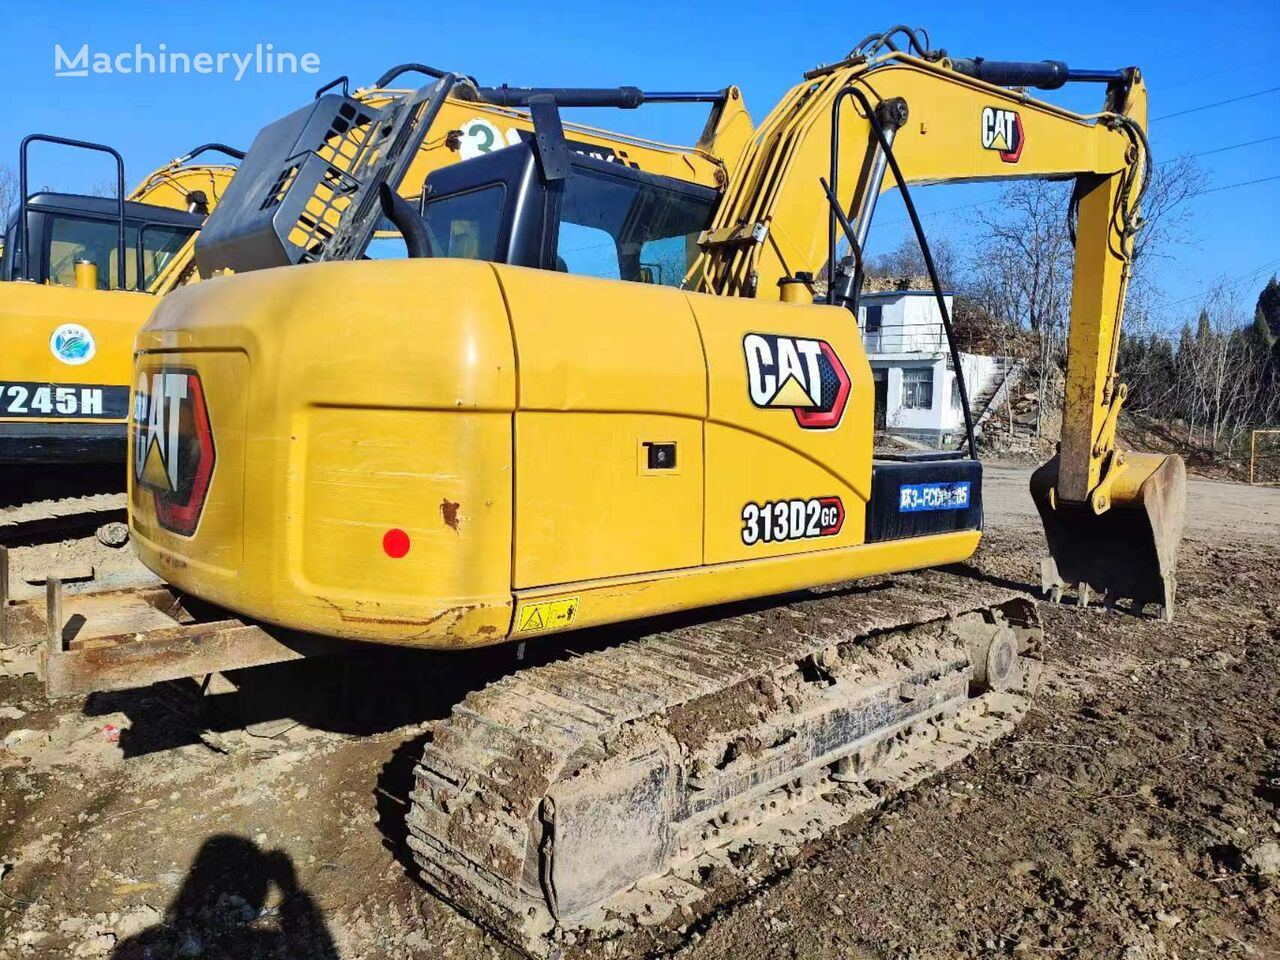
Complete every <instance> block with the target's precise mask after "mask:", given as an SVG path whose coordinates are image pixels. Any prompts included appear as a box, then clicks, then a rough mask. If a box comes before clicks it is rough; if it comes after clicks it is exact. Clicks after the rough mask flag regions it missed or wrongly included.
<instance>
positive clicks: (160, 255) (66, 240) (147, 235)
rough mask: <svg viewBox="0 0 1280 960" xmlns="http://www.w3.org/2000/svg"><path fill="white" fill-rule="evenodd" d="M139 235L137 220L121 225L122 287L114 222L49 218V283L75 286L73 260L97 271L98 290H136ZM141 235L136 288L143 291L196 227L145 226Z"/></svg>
mask: <svg viewBox="0 0 1280 960" xmlns="http://www.w3.org/2000/svg"><path fill="white" fill-rule="evenodd" d="M138 233H139V225H138V223H137V221H128V222H126V224H125V236H124V240H125V270H124V283H123V284H121V282H120V281H121V278H120V265H119V263H118V260H119V247H118V243H119V232H118V226H117V222H116V221H114V220H90V219H87V218H82V217H71V216H63V215H52V214H51V215H49V217H48V220H47V225H46V230H45V237H46V241H45V250H46V255H47V262H48V265H49V272H48V281H49V282H50V283H55V284H61V285H63V286H68V287H73V286H75V283H76V261H77V260H88V261H89V262H91V263H93V264H94V265H95V266H97V268H98V289H99V290H118V289H120V288H121V286H123V287H124V288H125V289H128V290H133V289H137V287H138ZM141 233H142V284H141V287H142V289H144V290H145V289H146V288H147V287H149V286H150V285H151V283H152V282H153V281H154V280H155V278H156V277H157V276H158V275H159V273H160V272H161V271H162V270H163V269H164V268H165V267H166V266H168V264H169V263H170V262H171V261H172V260H173V258H174V256H175V255H176V254H177V253H178V251H179V250H181V249H182V246H183V244H185V243H186V242H187V239H188V238H189V237H190V236H191V235H192V234H193V233H195V229H194V228H192V227H177V226H170V225H159V224H149V225H144V226H142V229H141Z"/></svg>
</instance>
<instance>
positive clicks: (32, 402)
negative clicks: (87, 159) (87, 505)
mask: <svg viewBox="0 0 1280 960" xmlns="http://www.w3.org/2000/svg"><path fill="white" fill-rule="evenodd" d="M37 143H47V144H56V145H60V146H66V147H73V148H77V149H81V150H86V151H91V152H96V153H102V154H106V155H107V156H109V157H110V158H111V159H112V160H113V161H114V165H115V170H114V173H115V181H114V186H115V190H114V196H112V197H96V196H84V195H80V194H68V193H57V192H53V191H48V190H42V191H37V192H29V183H30V176H29V164H28V159H29V152H30V148H31V146H32V145H33V144H37ZM215 152H216V153H222V154H225V155H227V156H228V157H230V158H231V159H232V160H238V159H240V158H241V157H243V156H244V154H243V153H242V152H241V151H239V150H236V149H234V148H232V147H228V146H226V145H224V144H219V143H206V144H204V145H202V146H199V147H197V148H196V149H194V150H192V151H190V152H189V153H187V154H184V155H183V156H181V157H178V158H176V159H174V160H171V161H170V162H169V163H167V164H165V165H164V166H163V167H161V168H159V169H158V170H156V171H154V172H153V173H152V174H150V175H149V176H148V177H147V178H146V179H144V180H143V181H142V183H140V184H138V186H137V187H135V188H134V190H133V191H132V192H130V193H126V192H125V189H124V160H123V158H122V157H121V156H120V154H119V153H118V152H117V151H116V150H114V149H112V148H111V147H109V146H106V145H104V144H97V143H89V142H87V141H82V140H71V139H67V138H65V137H55V136H49V135H45V134H33V135H32V136H29V137H26V138H25V139H24V140H23V141H22V146H21V150H20V154H19V168H18V169H19V203H18V205H17V209H16V212H15V214H14V216H13V218H12V220H11V221H10V223H9V224H8V225H7V229H6V233H5V237H4V255H3V258H2V259H0V280H4V281H8V282H7V283H5V284H4V285H3V286H0V324H2V325H3V327H4V331H5V334H4V338H5V349H4V350H3V351H0V464H14V463H23V464H26V463H49V462H66V463H70V462H104V461H108V462H109V461H113V460H114V461H119V460H122V459H123V457H124V451H125V443H126V438H125V423H126V422H127V419H128V417H127V414H128V406H129V370H130V366H131V363H132V354H133V338H134V336H135V334H136V333H137V331H138V328H139V327H141V326H142V322H143V320H145V319H146V317H147V315H148V314H149V313H150V311H151V307H152V306H153V305H154V303H155V300H154V298H155V296H157V295H160V294H163V293H165V292H167V291H168V290H170V289H172V288H173V287H174V286H175V285H176V284H178V283H180V282H181V281H182V279H183V276H184V269H183V265H184V262H188V261H189V260H190V255H191V244H192V240H193V238H194V236H195V233H196V232H197V231H198V230H199V229H200V226H201V224H203V223H204V220H205V218H206V217H207V216H208V214H209V211H210V210H212V209H213V208H214V206H216V205H217V202H218V200H219V199H220V198H221V196H222V193H223V191H224V190H225V189H226V186H227V184H228V183H229V182H230V180H231V177H232V175H233V174H234V173H235V166H234V165H232V164H229V163H209V162H207V161H204V160H202V161H200V162H197V158H202V157H204V156H205V155H206V154H209V153H215Z"/></svg>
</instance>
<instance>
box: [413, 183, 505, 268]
mask: <svg viewBox="0 0 1280 960" xmlns="http://www.w3.org/2000/svg"><path fill="white" fill-rule="evenodd" d="M505 194H506V188H505V187H504V186H503V185H502V184H500V183H494V184H490V185H489V186H487V187H480V188H479V189H478V190H468V191H467V192H466V193H455V194H451V195H450V196H447V197H441V198H440V199H439V200H432V201H431V202H429V203H428V204H427V209H426V211H425V215H424V217H423V219H424V221H425V222H426V227H427V236H428V238H429V239H430V240H431V254H432V256H436V257H457V258H459V259H463V260H489V261H493V260H497V259H498V232H499V228H500V227H501V226H502V201H503V197H504V196H505Z"/></svg>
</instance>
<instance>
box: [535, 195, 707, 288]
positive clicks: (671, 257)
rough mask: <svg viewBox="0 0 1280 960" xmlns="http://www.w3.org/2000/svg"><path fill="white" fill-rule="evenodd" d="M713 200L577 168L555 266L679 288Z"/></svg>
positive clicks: (563, 205)
mask: <svg viewBox="0 0 1280 960" xmlns="http://www.w3.org/2000/svg"><path fill="white" fill-rule="evenodd" d="M712 203H713V201H712V200H711V199H707V198H703V197H699V196H692V195H689V194H684V193H680V192H679V191H677V190H672V189H668V188H665V187H662V186H659V185H656V184H653V183H650V182H646V181H639V180H629V179H622V178H615V177H610V176H608V175H607V174H603V173H596V172H594V171H585V170H579V171H575V173H574V175H573V176H572V177H569V178H568V179H567V180H566V181H565V186H564V195H563V198H562V200H561V205H560V232H559V236H558V239H557V242H556V257H557V266H559V267H560V269H565V270H567V271H568V272H569V273H577V274H585V275H587V276H593V277H607V278H610V279H621V280H636V281H640V282H642V283H654V284H662V285H664V286H672V287H675V286H679V285H680V283H681V281H683V280H684V275H685V272H686V271H687V270H688V269H689V266H690V265H691V264H692V263H693V259H694V257H696V256H697V254H698V243H697V241H698V235H699V234H700V233H701V232H702V231H703V230H704V229H705V228H706V226H707V224H708V223H709V222H710V220H711V208H712Z"/></svg>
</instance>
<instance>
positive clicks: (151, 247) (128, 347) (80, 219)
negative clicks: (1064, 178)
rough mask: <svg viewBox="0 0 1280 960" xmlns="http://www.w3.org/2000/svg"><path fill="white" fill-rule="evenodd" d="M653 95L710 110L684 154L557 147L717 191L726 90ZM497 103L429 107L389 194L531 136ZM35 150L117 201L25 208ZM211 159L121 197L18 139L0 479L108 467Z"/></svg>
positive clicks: (380, 94) (736, 104) (376, 87)
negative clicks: (138, 340)
mask: <svg viewBox="0 0 1280 960" xmlns="http://www.w3.org/2000/svg"><path fill="white" fill-rule="evenodd" d="M409 73H425V74H427V75H428V76H429V77H439V76H442V72H441V71H440V70H437V69H434V68H432V67H430V66H427V65H424V64H418V63H407V64H401V65H399V66H396V67H393V68H391V69H390V70H388V71H386V73H384V74H383V75H382V76H381V77H379V78H378V80H377V81H376V82H375V83H374V84H373V85H372V86H371V87H368V88H365V89H361V90H357V91H356V92H355V93H354V94H352V95H350V96H348V95H347V94H348V91H347V78H345V77H342V78H339V79H338V80H336V81H334V83H332V84H329V85H328V86H326V87H323V88H321V89H320V90H319V91H317V94H316V98H317V102H319V100H320V99H321V98H323V97H324V96H326V95H329V94H328V92H329V91H330V90H331V89H333V88H335V87H337V86H339V85H340V86H341V87H342V91H343V92H342V96H343V97H344V98H345V99H346V100H348V101H349V102H351V103H353V104H357V105H359V108H363V109H365V110H369V111H383V110H386V109H387V108H388V106H389V105H390V104H394V103H395V102H397V101H399V100H402V99H403V98H405V97H406V96H408V95H410V94H412V92H413V91H412V90H405V89H398V88H396V87H394V86H393V84H394V83H395V82H396V81H397V80H398V79H399V78H401V77H403V76H404V75H406V74H409ZM627 95H628V96H630V97H631V98H632V100H634V101H635V102H634V103H632V104H631V105H632V106H638V105H639V102H640V101H639V100H638V99H636V98H638V97H640V96H641V91H639V90H632V91H628V93H627ZM330 96H333V95H330ZM652 96H653V95H651V98H652ZM656 96H657V99H659V100H662V101H664V102H673V101H674V102H711V103H712V104H714V109H713V111H712V117H711V120H710V121H709V123H708V127H707V130H706V131H705V133H704V136H703V138H702V141H701V142H700V144H699V145H698V146H697V147H695V148H691V149H686V148H673V147H669V146H667V145H664V144H659V143H653V142H650V141H646V140H643V139H639V138H631V137H626V136H623V135H619V134H615V133H610V132H608V131H603V130H595V129H593V128H589V127H585V126H581V125H577V126H573V127H572V128H571V131H570V136H571V138H572V140H571V143H572V146H573V149H575V150H580V151H585V152H589V153H590V154H591V155H592V156H595V157H597V158H599V159H601V160H605V161H607V162H613V163H620V164H627V165H630V166H633V167H636V168H638V169H645V170H652V171H655V172H660V173H662V174H665V175H669V176H674V177H678V178H683V179H687V180H689V181H690V182H695V183H704V184H707V185H711V186H716V185H719V184H723V183H724V182H725V180H726V177H727V170H728V166H729V164H730V163H731V162H732V159H733V158H736V156H737V154H738V152H739V150H740V148H741V145H742V143H743V142H745V140H746V138H747V137H748V136H749V135H750V133H751V120H750V118H749V116H748V115H747V113H746V111H745V109H744V107H743V104H742V101H741V96H740V94H739V93H738V91H737V90H736V89H731V90H727V91H716V92H714V93H709V94H675V95H671V94H658V95H656ZM505 97H506V89H505V88H502V87H495V88H491V89H490V90H489V95H488V97H487V98H486V99H483V100H481V99H479V98H475V99H471V100H463V99H459V98H456V97H451V98H448V99H447V100H446V101H445V102H443V103H442V104H441V105H440V109H439V111H438V113H437V114H436V115H435V116H434V118H433V127H432V129H431V130H425V129H423V130H420V131H418V135H419V138H420V142H419V144H418V148H417V150H416V151H415V152H414V153H413V155H412V158H411V160H410V162H409V163H408V165H407V167H406V169H405V170H404V171H401V172H400V173H399V174H398V178H399V180H400V181H401V184H402V188H403V189H404V190H405V191H406V192H407V193H409V194H411V195H413V196H417V195H418V194H419V193H420V192H421V190H422V184H423V182H424V180H425V179H426V177H427V175H428V174H429V173H431V172H432V171H433V170H436V169H438V168H440V167H442V166H445V165H448V164H451V163H454V162H457V161H459V160H465V159H468V158H470V157H473V156H481V155H484V154H486V153H490V152H492V151H494V150H498V149H501V148H503V147H505V146H508V145H510V144H512V143H519V142H520V140H521V137H525V136H529V135H531V133H532V124H531V121H530V120H529V117H528V115H527V114H526V113H524V112H523V111H520V110H518V109H513V108H510V107H508V106H505V105H504V98H505ZM41 142H43V143H52V144H59V145H64V146H71V147H77V148H80V149H84V150H89V151H95V152H99V153H104V154H106V155H108V156H110V157H111V158H112V159H113V160H114V163H115V168H116V171H115V172H116V193H115V196H116V197H117V198H123V199H107V198H102V197H90V196H79V195H71V194H59V193H50V192H38V193H34V194H30V195H29V194H28V180H29V177H28V152H29V147H30V145H31V144H34V143H41ZM213 151H216V152H220V153H223V154H226V155H228V156H230V157H231V158H232V159H234V160H237V161H238V160H241V159H243V157H244V154H243V153H242V152H241V151H239V150H235V149H233V148H231V147H227V146H225V145H223V144H216V143H210V144H205V145H203V146H201V147H198V148H196V149H195V150H193V151H191V152H190V153H188V154H186V155H184V156H182V157H179V158H177V159H175V160H172V161H170V162H169V163H168V164H166V165H165V166H163V167H161V168H160V169H158V170H156V171H155V172H154V173H152V174H151V175H150V176H148V177H147V178H146V179H145V180H144V181H143V182H142V183H141V184H139V185H138V186H137V187H136V188H135V189H134V190H133V192H132V193H129V194H128V195H126V194H125V192H124V161H123V159H122V158H121V156H120V154H119V153H118V152H117V151H115V150H114V149H112V148H111V147H109V146H105V145H102V144H95V143H88V142H84V141H77V140H69V139H66V138H62V137H54V136H47V135H33V136H30V137H27V138H26V139H25V140H24V141H23V143H22V148H21V152H20V162H19V171H20V196H21V198H22V200H21V203H20V205H19V211H18V213H17V214H16V215H15V216H14V218H13V220H12V222H11V223H10V224H9V226H8V231H7V234H6V236H5V243H4V250H5V251H6V253H5V254H4V255H3V259H0V279H4V280H10V281H20V282H15V283H13V284H11V285H6V286H4V287H2V288H0V325H2V326H3V328H4V330H5V343H6V349H5V350H4V351H2V352H0V465H3V464H71V463H83V462H94V463H118V462H123V460H124V454H125V445H126V436H125V434H126V424H127V421H128V416H127V414H128V402H129V401H128V394H129V371H130V368H131V364H132V352H133V340H134V336H135V335H136V333H137V331H138V329H139V328H140V327H141V326H142V323H143V321H144V320H145V319H146V318H147V316H149V315H150V313H151V310H152V309H153V308H154V306H155V302H156V297H159V296H163V295H165V294H167V293H169V292H170V291H172V290H174V289H176V288H177V287H180V286H183V285H185V284H187V283H191V282H195V281H197V280H199V279H200V274H199V272H198V270H197V269H196V259H195V238H196V234H197V232H198V231H199V230H200V229H201V227H202V226H203V225H204V223H205V220H206V218H207V217H208V216H209V215H210V214H211V213H212V212H213V211H214V210H215V209H216V207H217V205H218V203H219V202H220V201H221V200H222V198H223V196H224V195H225V194H226V193H227V191H228V189H229V186H230V184H231V182H232V177H233V175H234V174H235V173H236V170H237V167H236V166H235V165H231V164H207V163H195V162H193V161H195V160H196V158H197V157H200V156H203V155H204V154H206V153H209V152H213ZM722 155H723V156H727V157H729V159H728V160H725V159H721V157H722ZM232 196H233V197H234V194H233V195H232ZM383 226H385V224H384V225H383ZM397 247H398V248H399V250H400V251H401V253H400V255H401V256H402V255H403V252H402V251H403V244H402V243H401V242H400V241H399V240H398V239H397V237H396V235H395V232H394V231H393V230H379V231H378V235H377V237H376V239H375V242H374V243H373V244H372V245H371V247H370V248H369V250H368V251H366V254H365V255H368V256H373V257H378V256H387V255H395V251H396V248H397ZM24 250H29V251H30V253H29V255H28V254H24V253H23V251H24ZM121 263H123V264H124V265H125V267H124V272H123V274H121V272H120V267H119V264H121ZM21 281H25V282H21Z"/></svg>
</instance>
